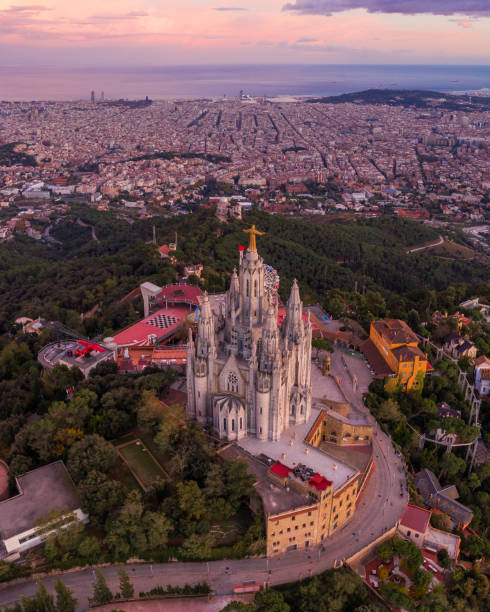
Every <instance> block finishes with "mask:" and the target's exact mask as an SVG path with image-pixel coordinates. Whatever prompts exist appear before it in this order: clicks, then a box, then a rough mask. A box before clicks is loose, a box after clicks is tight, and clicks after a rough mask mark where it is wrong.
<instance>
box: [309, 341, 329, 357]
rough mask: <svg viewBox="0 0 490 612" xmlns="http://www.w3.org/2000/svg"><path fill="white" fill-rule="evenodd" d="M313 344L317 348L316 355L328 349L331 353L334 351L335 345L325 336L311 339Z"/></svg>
mask: <svg viewBox="0 0 490 612" xmlns="http://www.w3.org/2000/svg"><path fill="white" fill-rule="evenodd" d="M311 346H312V347H313V348H315V349H316V357H318V353H319V352H320V351H328V352H329V353H333V346H332V345H331V344H330V342H329V341H328V340H325V338H313V339H312V341H311Z"/></svg>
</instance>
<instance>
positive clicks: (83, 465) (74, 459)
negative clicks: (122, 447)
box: [67, 434, 117, 482]
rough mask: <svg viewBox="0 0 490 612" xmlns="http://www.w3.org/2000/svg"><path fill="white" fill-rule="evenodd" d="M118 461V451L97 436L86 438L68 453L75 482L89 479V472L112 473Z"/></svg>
mask: <svg viewBox="0 0 490 612" xmlns="http://www.w3.org/2000/svg"><path fill="white" fill-rule="evenodd" d="M116 459H117V450H116V449H115V448H114V446H113V445H112V444H111V443H110V442H106V441H105V440H104V438H102V437H101V436H98V435H97V434H92V435H89V436H85V437H84V438H82V439H81V440H80V441H79V442H76V443H75V444H74V445H73V446H72V447H71V448H70V451H69V453H68V461H67V468H68V471H69V472H70V474H71V476H72V478H73V480H74V481H75V482H80V481H81V480H83V479H84V478H86V477H87V475H88V474H89V472H91V471H97V472H102V473H104V474H106V473H108V472H110V470H111V469H112V468H113V467H114V464H115V463H116Z"/></svg>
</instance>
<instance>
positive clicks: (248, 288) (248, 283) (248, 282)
mask: <svg viewBox="0 0 490 612" xmlns="http://www.w3.org/2000/svg"><path fill="white" fill-rule="evenodd" d="M249 295H250V281H249V280H248V278H247V297H248V296H249Z"/></svg>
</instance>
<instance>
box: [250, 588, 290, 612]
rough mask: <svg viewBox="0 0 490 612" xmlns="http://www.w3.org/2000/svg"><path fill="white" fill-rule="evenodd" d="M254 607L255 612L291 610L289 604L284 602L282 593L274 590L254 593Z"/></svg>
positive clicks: (283, 611) (285, 611) (287, 611)
mask: <svg viewBox="0 0 490 612" xmlns="http://www.w3.org/2000/svg"><path fill="white" fill-rule="evenodd" d="M254 605H255V610H256V612H290V610H291V608H290V606H289V604H287V603H286V602H285V601H284V597H283V595H282V593H280V592H279V591H275V590H274V589H268V590H267V591H259V592H258V593H256V594H255V597H254Z"/></svg>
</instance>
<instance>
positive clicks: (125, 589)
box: [119, 567, 134, 599]
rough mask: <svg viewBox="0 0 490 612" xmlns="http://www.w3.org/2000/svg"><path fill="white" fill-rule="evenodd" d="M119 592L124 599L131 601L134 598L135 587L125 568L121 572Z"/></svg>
mask: <svg viewBox="0 0 490 612" xmlns="http://www.w3.org/2000/svg"><path fill="white" fill-rule="evenodd" d="M119 590H120V591H121V597H122V598H123V599H131V598H132V597H133V596H134V586H133V585H132V584H131V582H130V580H129V576H128V573H127V571H126V570H125V568H124V567H121V569H120V570H119Z"/></svg>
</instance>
